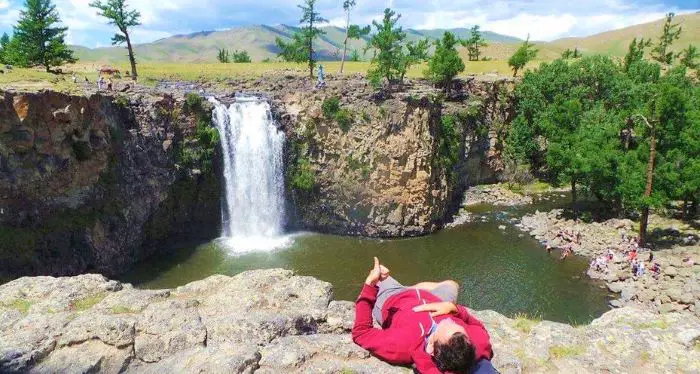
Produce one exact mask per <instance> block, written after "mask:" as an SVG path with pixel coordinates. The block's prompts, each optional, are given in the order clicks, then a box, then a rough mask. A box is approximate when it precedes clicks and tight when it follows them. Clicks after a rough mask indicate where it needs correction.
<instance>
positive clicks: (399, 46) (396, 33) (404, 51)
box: [366, 8, 430, 91]
mask: <svg viewBox="0 0 700 374" xmlns="http://www.w3.org/2000/svg"><path fill="white" fill-rule="evenodd" d="M400 18H401V15H397V14H396V13H395V12H394V11H392V10H391V9H389V8H386V9H385V10H384V18H383V19H382V22H381V23H379V22H377V21H372V24H373V25H374V27H375V28H376V33H375V34H374V35H372V38H371V39H370V41H369V43H368V44H367V47H366V48H367V49H369V48H374V49H375V50H376V52H375V54H374V57H372V67H371V68H370V70H369V71H368V72H367V75H368V76H369V78H370V81H371V82H372V84H373V85H374V86H375V87H376V86H379V85H381V81H382V79H386V81H387V83H388V85H389V91H391V88H392V85H393V84H394V83H397V82H398V83H400V84H403V79H404V77H405V76H406V72H407V71H408V68H410V67H411V66H412V65H415V64H417V63H419V62H421V61H424V60H426V59H427V58H428V47H429V45H430V44H429V42H428V40H426V39H424V40H420V41H418V42H416V43H414V42H409V43H405V44H404V41H405V40H406V33H405V32H404V31H403V29H402V27H401V26H397V23H398V21H399V19H400Z"/></svg>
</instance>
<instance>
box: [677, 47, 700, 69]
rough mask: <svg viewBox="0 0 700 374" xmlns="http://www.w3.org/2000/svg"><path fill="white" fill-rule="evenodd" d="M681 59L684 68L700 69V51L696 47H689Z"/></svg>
mask: <svg viewBox="0 0 700 374" xmlns="http://www.w3.org/2000/svg"><path fill="white" fill-rule="evenodd" d="M680 57H681V59H680V62H681V65H682V66H685V67H686V68H688V69H694V70H697V69H698V67H700V62H699V61H698V59H700V53H698V49H697V48H696V47H695V46H694V45H689V46H688V48H686V49H684V50H683V51H682V52H681V56H680Z"/></svg>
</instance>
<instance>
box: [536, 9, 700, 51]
mask: <svg viewBox="0 0 700 374" xmlns="http://www.w3.org/2000/svg"><path fill="white" fill-rule="evenodd" d="M664 22H665V19H659V20H656V21H653V22H649V23H643V24H639V25H634V26H630V27H625V28H623V29H618V30H612V31H606V32H603V33H600V34H596V35H592V36H588V37H584V38H564V39H559V40H555V41H553V42H551V43H548V44H549V46H551V47H552V48H553V49H560V50H564V49H566V48H575V47H578V48H579V49H581V50H582V51H583V53H585V54H591V53H601V54H606V55H610V56H620V57H621V56H624V55H625V53H627V47H628V46H629V44H630V42H631V41H632V39H634V38H639V37H643V38H651V39H652V40H656V39H657V38H658V37H659V35H661V31H662V29H663V26H664ZM674 22H675V23H679V24H680V25H681V27H682V28H683V31H682V32H681V37H680V39H679V40H677V41H676V42H675V43H674V45H673V46H674V49H675V50H680V49H684V48H686V47H687V46H688V44H694V45H696V46H699V47H700V13H693V14H683V15H678V16H676V17H675V18H674Z"/></svg>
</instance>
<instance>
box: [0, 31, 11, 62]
mask: <svg viewBox="0 0 700 374" xmlns="http://www.w3.org/2000/svg"><path fill="white" fill-rule="evenodd" d="M9 45H10V36H9V35H7V33H3V34H2V37H0V64H8V63H9V60H8V58H7V56H6V55H7V48H8V47H9Z"/></svg>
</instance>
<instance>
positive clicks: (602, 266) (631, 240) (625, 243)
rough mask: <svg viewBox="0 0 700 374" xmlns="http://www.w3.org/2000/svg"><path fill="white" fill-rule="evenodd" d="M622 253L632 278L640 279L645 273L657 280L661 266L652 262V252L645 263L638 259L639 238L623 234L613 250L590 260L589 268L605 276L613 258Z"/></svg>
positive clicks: (609, 249) (610, 249)
mask: <svg viewBox="0 0 700 374" xmlns="http://www.w3.org/2000/svg"><path fill="white" fill-rule="evenodd" d="M618 253H622V254H623V255H624V258H626V261H627V263H628V264H629V265H630V269H631V271H632V276H633V277H636V278H640V277H642V276H644V274H645V273H646V271H647V267H648V270H649V272H650V273H651V274H652V277H654V278H655V279H658V277H659V276H660V275H661V265H660V264H659V263H658V262H655V261H654V252H652V251H649V257H648V258H647V260H646V261H644V260H643V259H641V258H640V257H639V253H640V248H639V238H637V237H628V236H627V235H626V234H625V233H624V232H623V233H622V234H621V238H620V243H619V244H618V245H617V246H616V248H615V249H613V248H608V250H607V251H606V253H605V255H602V256H599V257H596V258H594V259H593V260H591V264H590V268H591V269H592V270H594V271H597V272H601V273H605V274H607V273H608V272H609V271H610V270H609V267H608V264H609V263H610V262H613V261H614V260H615V256H616V255H618Z"/></svg>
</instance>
